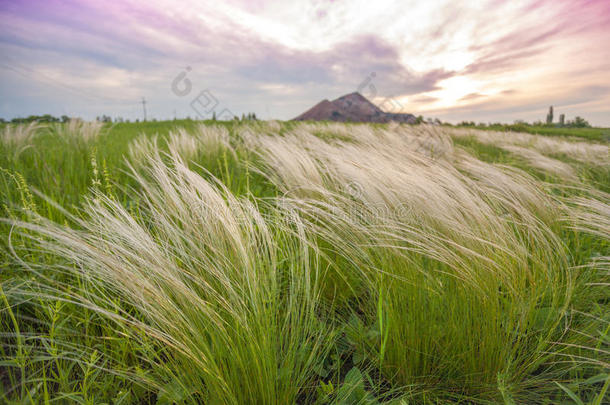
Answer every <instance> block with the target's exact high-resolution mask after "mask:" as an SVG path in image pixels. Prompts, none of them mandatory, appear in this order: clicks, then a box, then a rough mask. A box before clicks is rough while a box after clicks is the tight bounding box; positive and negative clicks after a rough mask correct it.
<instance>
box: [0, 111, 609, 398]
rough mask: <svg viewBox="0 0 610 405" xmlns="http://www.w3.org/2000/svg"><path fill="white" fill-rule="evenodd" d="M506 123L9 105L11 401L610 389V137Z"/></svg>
mask: <svg viewBox="0 0 610 405" xmlns="http://www.w3.org/2000/svg"><path fill="white" fill-rule="evenodd" d="M492 129H493V130H485V129H475V128H454V127H449V126H431V125H413V126H411V125H398V124H383V125H381V124H379V125H368V124H338V123H319V122H318V123H313V122H303V123H295V122H276V121H247V122H226V123H224V122H212V121H205V122H196V121H190V120H188V121H186V120H185V121H165V122H141V123H120V124H101V123H95V122H93V123H88V122H82V121H70V122H68V123H65V124H47V125H37V124H29V125H26V124H22V125H17V126H16V125H4V126H3V127H1V128H0V218H1V219H0V283H1V284H0V402H1V403H7V404H55V403H58V404H64V403H66V404H72V403H80V404H235V405H237V404H395V405H398V404H445V403H462V404H496V403H503V404H563V403H565V404H572V403H576V404H596V405H601V404H603V403H607V400H608V397H609V396H610V394H609V393H608V390H609V388H610V289H609V288H608V287H609V283H610V242H609V241H610V195H609V194H608V193H609V192H610V159H609V150H610V149H609V148H610V143H609V142H608V137H607V135H606V134H605V132H603V131H601V130H600V131H598V132H595V131H594V130H593V129H590V128H585V129H576V128H572V129H566V128H563V129H562V130H561V131H560V132H561V133H558V132H557V131H554V132H552V133H551V132H549V133H546V132H545V131H528V132H532V133H525V132H506V131H503V130H500V128H492ZM583 131H584V132H583ZM556 135H559V136H556Z"/></svg>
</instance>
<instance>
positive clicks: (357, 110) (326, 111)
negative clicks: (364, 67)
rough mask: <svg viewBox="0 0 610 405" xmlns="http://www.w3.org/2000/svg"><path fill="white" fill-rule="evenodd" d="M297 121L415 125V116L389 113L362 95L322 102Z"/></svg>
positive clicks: (297, 118)
mask: <svg viewBox="0 0 610 405" xmlns="http://www.w3.org/2000/svg"><path fill="white" fill-rule="evenodd" d="M294 120H295V121H339V122H379V123H383V122H390V121H396V122H405V123H409V124H413V123H415V116H414V115H413V114H397V113H388V112H385V111H383V110H381V109H380V108H379V107H377V106H376V105H375V104H373V103H371V102H370V101H369V100H367V99H366V97H364V96H363V95H362V94H360V93H358V92H355V93H350V94H346V95H345V96H342V97H339V98H337V99H336V100H333V101H328V100H326V99H325V100H322V101H320V102H319V103H318V104H316V105H315V106H313V107H312V108H310V109H309V110H307V111H305V112H304V113H303V114H301V115H299V116H298V117H296V118H294Z"/></svg>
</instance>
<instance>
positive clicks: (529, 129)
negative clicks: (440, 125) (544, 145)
mask: <svg viewBox="0 0 610 405" xmlns="http://www.w3.org/2000/svg"><path fill="white" fill-rule="evenodd" d="M476 128H478V129H484V130H489V131H501V132H507V131H508V132H526V133H529V134H534V135H547V136H559V137H568V138H572V137H577V138H584V139H587V140H591V141H597V142H606V143H607V142H610V128H596V127H589V128H568V127H555V126H552V125H550V126H549V125H531V124H525V123H524V124H507V125H499V124H493V125H486V126H476Z"/></svg>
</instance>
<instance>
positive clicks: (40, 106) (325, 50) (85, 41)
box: [0, 0, 610, 126]
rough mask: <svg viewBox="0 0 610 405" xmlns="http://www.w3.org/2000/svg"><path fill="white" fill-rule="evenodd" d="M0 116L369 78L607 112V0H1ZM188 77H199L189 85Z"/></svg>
mask: <svg viewBox="0 0 610 405" xmlns="http://www.w3.org/2000/svg"><path fill="white" fill-rule="evenodd" d="M0 19H1V25H0V52H1V55H2V60H1V62H0V91H1V94H2V98H1V100H0V117H3V118H5V119H6V118H13V117H16V116H26V115H30V114H44V113H50V114H54V115H64V114H65V115H68V116H80V117H83V118H86V119H91V118H95V117H96V116H98V115H102V114H107V115H110V116H113V117H117V116H122V117H124V118H129V119H135V118H142V114H143V113H142V104H141V99H142V97H144V98H145V99H146V101H147V104H146V108H147V110H148V116H149V118H152V117H155V118H158V119H164V118H173V117H174V116H177V117H185V116H191V117H196V116H197V114H198V113H200V114H202V115H207V114H211V111H215V112H216V113H217V114H218V115H221V114H222V113H223V112H230V113H232V114H236V115H241V114H242V113H244V112H250V111H252V112H255V113H256V114H257V115H258V116H259V117H261V118H278V119H290V118H293V117H294V116H296V115H298V114H300V113H301V112H303V111H304V110H306V109H308V108H309V107H311V106H312V105H313V104H315V103H317V102H318V101H320V100H322V99H324V98H328V99H333V98H336V97H338V96H341V95H343V94H346V93H351V92H354V91H360V92H361V93H362V94H363V95H364V96H366V97H368V98H369V99H371V100H372V101H374V102H375V103H376V104H378V105H380V106H382V108H385V109H386V110H390V111H392V112H398V110H401V111H402V112H410V113H414V114H417V115H419V114H422V115H424V116H425V117H438V118H440V119H442V120H444V121H450V122H457V121H461V120H469V121H470V120H474V121H477V122H480V121H482V122H494V121H501V122H513V121H514V120H518V119H523V120H527V121H534V120H538V119H540V120H542V119H544V117H545V115H546V110H547V109H548V106H549V105H551V104H552V105H553V106H555V111H556V113H555V116H556V117H558V115H559V114H561V113H565V114H566V118H567V119H572V118H573V117H574V116H575V115H580V116H583V117H585V118H586V119H588V120H589V121H590V122H591V123H592V124H595V125H599V126H610V0H511V1H502V0H473V1H455V0H434V1H432V0H427V1H385V0H375V1H370V0H364V1H360V0H349V1H348V0H336V1H331V0H324V1H321V0H320V1H292V0H291V1H286V0H284V1H281V0H277V1H264V0H255V1H239V0H231V1H218V0H217V1H205V0H189V1H179V2H178V1H170V0H147V1H130V0H127V1H118V0H110V1H100V0H86V1H85V0H83V1H76V0H69V1H59V0H22V1H10V0H0ZM189 84H190V86H189Z"/></svg>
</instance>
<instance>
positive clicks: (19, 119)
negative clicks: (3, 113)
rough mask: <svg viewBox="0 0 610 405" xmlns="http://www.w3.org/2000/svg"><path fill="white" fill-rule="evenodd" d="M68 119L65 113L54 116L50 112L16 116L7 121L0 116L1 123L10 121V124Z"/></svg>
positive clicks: (63, 120) (65, 120)
mask: <svg viewBox="0 0 610 405" xmlns="http://www.w3.org/2000/svg"><path fill="white" fill-rule="evenodd" d="M68 121H70V117H68V116H67V115H62V116H61V117H54V116H52V115H51V114H44V115H30V116H28V117H25V118H22V117H17V118H13V119H11V120H9V121H7V120H5V119H4V118H0V122H1V123H8V122H10V123H12V124H27V123H30V122H68Z"/></svg>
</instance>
